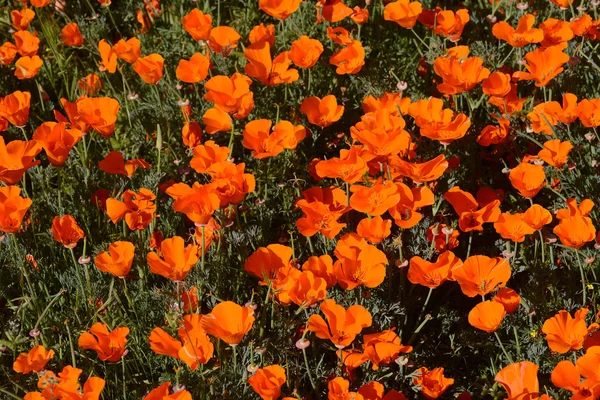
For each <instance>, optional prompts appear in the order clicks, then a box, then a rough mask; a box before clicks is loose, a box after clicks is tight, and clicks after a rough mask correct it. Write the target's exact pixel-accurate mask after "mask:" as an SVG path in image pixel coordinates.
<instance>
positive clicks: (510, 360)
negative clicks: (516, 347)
mask: <svg viewBox="0 0 600 400" xmlns="http://www.w3.org/2000/svg"><path fill="white" fill-rule="evenodd" d="M494 335H495V336H496V340H498V344H499V345H500V348H501V349H502V352H503V353H504V356H505V357H506V359H507V360H508V362H509V363H511V364H513V363H514V361H513V359H512V357H511V356H510V354H508V352H507V351H506V349H505V348H504V345H503V344H502V340H500V336H498V332H496V331H494Z"/></svg>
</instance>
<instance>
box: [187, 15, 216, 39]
mask: <svg viewBox="0 0 600 400" xmlns="http://www.w3.org/2000/svg"><path fill="white" fill-rule="evenodd" d="M181 22H182V24H183V29H185V31H186V32H187V33H189V34H190V35H191V36H192V38H194V40H208V37H209V36H210V31H211V29H212V16H210V15H208V14H204V13H203V12H202V11H200V10H199V9H197V8H194V9H193V10H192V11H190V12H189V13H188V14H187V15H185V16H184V17H183V18H181Z"/></svg>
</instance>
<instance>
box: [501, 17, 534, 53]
mask: <svg viewBox="0 0 600 400" xmlns="http://www.w3.org/2000/svg"><path fill="white" fill-rule="evenodd" d="M534 24H535V16H534V15H532V14H525V15H523V16H522V17H521V18H520V19H519V24H518V26H517V29H515V28H513V27H512V26H510V25H509V24H508V22H506V21H500V22H497V23H495V24H494V26H493V27H492V35H494V37H496V38H498V39H500V40H504V41H505V42H507V43H508V44H510V45H511V46H512V47H523V46H525V45H528V44H531V43H540V42H541V41H542V40H544V31H542V30H541V29H537V28H534V27H533V25H534Z"/></svg>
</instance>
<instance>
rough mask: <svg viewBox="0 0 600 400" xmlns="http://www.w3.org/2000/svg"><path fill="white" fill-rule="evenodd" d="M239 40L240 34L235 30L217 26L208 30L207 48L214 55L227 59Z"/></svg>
mask: <svg viewBox="0 0 600 400" xmlns="http://www.w3.org/2000/svg"><path fill="white" fill-rule="evenodd" d="M240 38H241V36H240V34H239V33H237V31H236V30H235V29H233V28H231V27H229V26H217V27H216V28H212V29H211V30H210V36H209V37H208V46H209V47H210V48H211V49H212V51H214V52H215V53H219V54H221V55H222V56H223V57H227V56H228V55H229V53H231V52H232V51H233V49H235V48H236V47H237V42H238V40H240Z"/></svg>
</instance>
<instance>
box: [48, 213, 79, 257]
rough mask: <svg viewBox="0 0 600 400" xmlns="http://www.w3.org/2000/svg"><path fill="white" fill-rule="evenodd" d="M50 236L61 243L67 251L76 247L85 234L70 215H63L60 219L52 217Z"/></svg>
mask: <svg viewBox="0 0 600 400" xmlns="http://www.w3.org/2000/svg"><path fill="white" fill-rule="evenodd" d="M50 232H52V236H53V237H54V240H56V241H57V242H58V243H61V244H62V245H63V246H65V247H66V248H67V249H73V248H75V246H77V242H79V241H80V240H81V239H83V238H84V237H85V233H83V230H82V229H81V228H80V227H79V225H78V224H77V221H75V218H73V217H72V216H71V215H63V216H62V217H58V216H56V217H54V219H52V229H51V230H50Z"/></svg>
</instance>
